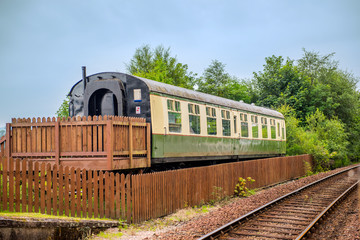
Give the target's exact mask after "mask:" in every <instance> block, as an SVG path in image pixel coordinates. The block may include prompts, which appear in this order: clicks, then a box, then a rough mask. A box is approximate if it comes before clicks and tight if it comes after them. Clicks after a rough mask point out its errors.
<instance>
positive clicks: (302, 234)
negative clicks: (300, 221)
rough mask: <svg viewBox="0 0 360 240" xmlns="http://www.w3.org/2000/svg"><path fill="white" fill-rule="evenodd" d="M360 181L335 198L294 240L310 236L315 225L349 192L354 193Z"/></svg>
mask: <svg viewBox="0 0 360 240" xmlns="http://www.w3.org/2000/svg"><path fill="white" fill-rule="evenodd" d="M359 182H360V181H357V182H356V183H354V184H353V185H352V186H351V187H349V188H348V189H346V190H345V191H344V192H343V193H342V194H341V195H340V196H339V197H338V198H336V199H335V200H334V201H333V202H332V203H330V204H329V206H328V207H327V208H325V209H324V210H323V211H322V212H321V213H319V215H318V216H317V217H316V218H315V219H314V221H312V222H311V223H310V224H309V225H308V226H307V227H306V229H305V230H304V231H303V232H302V233H300V234H299V235H298V237H297V238H296V240H300V239H303V238H304V237H305V236H306V235H307V234H310V231H311V230H312V229H313V228H314V227H315V225H316V223H318V222H319V221H320V220H321V219H322V218H323V217H324V216H325V214H326V213H328V212H329V211H330V210H331V209H332V208H333V207H334V206H335V205H336V204H339V203H340V202H341V201H342V200H344V199H345V198H346V196H348V195H349V194H350V192H352V191H354V190H355V189H356V187H357V185H358V184H359Z"/></svg>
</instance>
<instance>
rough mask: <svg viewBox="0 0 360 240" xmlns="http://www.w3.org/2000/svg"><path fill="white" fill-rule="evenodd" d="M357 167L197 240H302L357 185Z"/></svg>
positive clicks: (268, 205) (253, 212) (261, 208)
mask: <svg viewBox="0 0 360 240" xmlns="http://www.w3.org/2000/svg"><path fill="white" fill-rule="evenodd" d="M359 176H360V166H355V167H353V168H351V169H346V170H344V171H342V172H339V173H336V174H333V175H330V176H328V177H326V178H323V179H321V180H318V181H316V182H314V183H311V184H309V185H306V186H304V187H302V188H300V189H298V190H296V191H294V192H292V193H289V194H287V195H285V196H282V197H280V198H278V199H276V200H274V201H272V202H270V203H268V204H266V205H264V206H262V207H260V208H258V209H255V210H254V211H252V212H250V213H248V214H246V215H244V216H242V217H240V218H238V219H236V220H234V221H232V222H230V223H227V224H225V225H223V226H222V227H220V228H218V229H216V230H215V231H213V232H211V233H209V234H207V235H205V236H203V237H201V238H199V239H201V240H204V239H302V238H304V237H306V236H307V235H308V234H309V233H310V232H311V231H312V230H313V229H314V227H315V226H317V225H318V224H319V222H320V220H321V219H322V218H323V216H324V215H326V214H327V212H328V211H329V210H330V209H332V208H333V207H334V206H335V205H337V204H338V203H339V202H340V201H341V200H342V199H344V198H346V196H347V195H348V194H350V193H351V191H353V190H355V189H356V186H357V184H358V183H359Z"/></svg>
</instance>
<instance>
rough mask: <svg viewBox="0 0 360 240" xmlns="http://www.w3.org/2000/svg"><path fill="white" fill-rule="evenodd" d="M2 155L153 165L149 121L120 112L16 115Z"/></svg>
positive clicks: (107, 166)
mask: <svg viewBox="0 0 360 240" xmlns="http://www.w3.org/2000/svg"><path fill="white" fill-rule="evenodd" d="M1 156H5V157H8V158H9V157H13V158H27V159H33V160H36V161H42V162H45V163H51V164H57V165H63V166H69V167H80V168H86V169H93V170H114V169H129V168H131V169H132V168H145V167H150V165H151V149H150V124H149V123H146V122H145V119H142V118H129V117H118V116H116V117H114V116H111V117H107V116H105V117H101V116H99V117H93V118H92V117H83V118H37V119H35V118H33V119H30V118H28V119H25V118H24V119H13V120H12V123H8V124H6V135H5V138H2V139H1V140H0V157H1Z"/></svg>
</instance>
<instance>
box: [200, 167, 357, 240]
mask: <svg viewBox="0 0 360 240" xmlns="http://www.w3.org/2000/svg"><path fill="white" fill-rule="evenodd" d="M358 167H360V165H359V164H358V165H356V166H353V167H351V168H348V169H345V170H343V171H340V172H337V173H334V174H331V175H329V176H327V177H324V178H322V179H319V180H317V181H315V182H312V183H309V184H307V185H306V186H303V187H301V188H299V189H297V190H295V191H292V192H291V193H288V194H286V195H284V196H281V197H279V198H277V199H275V200H273V201H271V202H269V203H267V204H265V205H263V206H261V207H259V208H257V209H255V210H253V211H251V212H249V213H247V214H245V215H243V216H241V217H239V218H237V219H235V220H233V221H231V222H229V223H227V224H225V225H223V226H221V227H220V228H218V229H215V230H214V231H212V232H210V233H208V234H206V235H204V236H202V237H200V238H198V240H207V239H216V238H218V237H219V236H221V235H224V234H225V233H227V232H229V231H230V230H232V229H234V228H235V227H236V226H237V225H240V224H241V223H243V222H245V221H246V220H248V219H249V218H252V217H254V216H256V215H257V214H259V213H261V212H263V211H264V210H266V209H268V208H270V207H272V206H274V205H276V204H278V203H280V202H282V201H283V200H285V199H287V198H289V197H291V196H294V195H296V194H299V193H300V192H302V191H303V190H305V189H308V188H310V187H312V186H315V185H316V184H319V183H321V182H323V181H325V180H328V179H330V178H332V177H335V176H338V175H340V174H342V173H345V172H348V171H350V170H352V169H355V168H358Z"/></svg>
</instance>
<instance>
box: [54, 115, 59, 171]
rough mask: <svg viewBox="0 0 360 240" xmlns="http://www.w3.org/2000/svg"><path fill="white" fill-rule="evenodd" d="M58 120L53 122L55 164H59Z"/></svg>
mask: <svg viewBox="0 0 360 240" xmlns="http://www.w3.org/2000/svg"><path fill="white" fill-rule="evenodd" d="M59 130H60V122H59V119H57V121H56V122H55V135H54V138H55V164H57V165H58V166H59V165H60V133H59Z"/></svg>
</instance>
